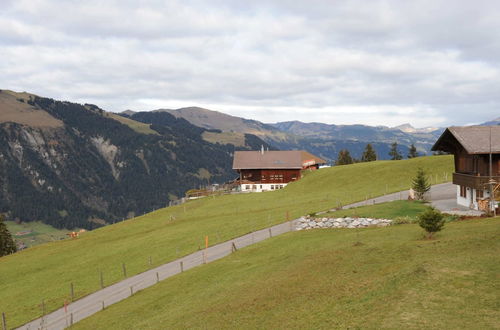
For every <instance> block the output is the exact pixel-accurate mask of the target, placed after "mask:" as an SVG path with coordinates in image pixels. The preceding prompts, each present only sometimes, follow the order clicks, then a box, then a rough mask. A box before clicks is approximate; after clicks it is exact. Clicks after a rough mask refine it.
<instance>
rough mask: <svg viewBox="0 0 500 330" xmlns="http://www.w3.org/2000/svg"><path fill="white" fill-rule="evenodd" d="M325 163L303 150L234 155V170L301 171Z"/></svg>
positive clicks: (237, 152) (241, 152)
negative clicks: (276, 169) (306, 166)
mask: <svg viewBox="0 0 500 330" xmlns="http://www.w3.org/2000/svg"><path fill="white" fill-rule="evenodd" d="M306 163H307V164H306ZM325 163H326V161H325V160H324V159H321V158H319V157H316V156H314V155H313V154H310V153H308V152H307V151H303V150H290V151H264V152H262V151H236V152H235V153H234V159H233V169H234V170H239V169H271V168H281V169H285V168H287V169H301V168H303V166H304V165H308V166H311V165H315V164H325Z"/></svg>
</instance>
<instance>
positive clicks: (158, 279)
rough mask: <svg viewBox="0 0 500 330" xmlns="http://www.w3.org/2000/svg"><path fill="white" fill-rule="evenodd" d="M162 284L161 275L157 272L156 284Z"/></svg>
mask: <svg viewBox="0 0 500 330" xmlns="http://www.w3.org/2000/svg"><path fill="white" fill-rule="evenodd" d="M158 282H160V275H159V274H158V272H156V283H158Z"/></svg>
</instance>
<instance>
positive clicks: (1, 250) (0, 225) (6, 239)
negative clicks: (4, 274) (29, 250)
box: [0, 215, 17, 257]
mask: <svg viewBox="0 0 500 330" xmlns="http://www.w3.org/2000/svg"><path fill="white" fill-rule="evenodd" d="M16 251H17V248H16V243H14V240H13V239H12V236H11V235H10V232H9V230H8V229H7V225H6V224H5V223H4V222H3V216H2V215H0V257H3V256H6V255H8V254H11V253H14V252H16Z"/></svg>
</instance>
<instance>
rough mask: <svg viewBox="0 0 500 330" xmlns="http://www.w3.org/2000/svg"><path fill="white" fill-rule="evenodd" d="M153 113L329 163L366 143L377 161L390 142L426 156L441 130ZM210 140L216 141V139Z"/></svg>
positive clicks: (194, 111)
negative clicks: (305, 152) (304, 152)
mask: <svg viewBox="0 0 500 330" xmlns="http://www.w3.org/2000/svg"><path fill="white" fill-rule="evenodd" d="M153 112H167V113H170V114H172V115H174V116H175V117H176V118H184V119H185V120H187V121H189V122H190V123H191V124H193V125H196V126H198V127H202V128H206V129H212V130H213V129H217V130H220V131H221V134H220V137H221V138H222V137H223V136H228V135H231V134H232V135H233V136H234V135H235V134H244V133H247V134H253V135H256V136H258V137H259V138H261V139H262V140H263V141H265V142H267V143H268V144H270V145H273V146H275V147H276V148H278V149H283V150H286V149H305V150H308V151H309V152H312V153H314V154H316V155H318V156H320V157H322V158H324V159H327V160H329V161H333V160H335V159H336V158H337V154H338V152H339V151H340V150H342V149H348V150H349V151H350V153H351V154H352V155H353V156H354V157H355V158H360V157H361V154H362V152H363V150H364V148H365V146H366V144H367V143H371V144H372V145H373V146H374V148H375V150H376V152H377V155H378V159H389V154H388V153H389V150H390V146H391V144H392V143H394V142H397V143H398V144H399V150H400V152H401V153H402V154H403V155H404V156H406V154H407V152H408V149H409V146H410V145H411V144H414V145H415V146H416V147H417V151H418V152H419V153H420V154H421V155H425V154H430V149H431V147H432V145H433V144H434V142H435V141H436V139H437V138H438V137H439V136H440V135H441V133H442V131H443V130H444V129H443V128H423V129H416V128H413V127H412V126H411V125H410V124H404V125H401V126H398V127H392V128H391V127H386V126H367V125H332V124H324V123H303V122H300V121H289V122H279V123H273V124H268V123H262V122H259V121H256V120H250V119H245V118H240V117H236V116H231V115H228V114H224V113H222V112H219V111H213V110H208V109H204V108H198V107H189V108H181V109H175V110H172V109H158V110H153ZM133 114H134V112H133V111H130V110H128V111H126V112H124V113H122V115H124V116H130V115H133ZM213 138H214V140H213V141H216V139H215V138H216V137H213ZM222 141H223V140H222Z"/></svg>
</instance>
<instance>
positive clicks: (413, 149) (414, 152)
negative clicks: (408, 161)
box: [408, 143, 418, 158]
mask: <svg viewBox="0 0 500 330" xmlns="http://www.w3.org/2000/svg"><path fill="white" fill-rule="evenodd" d="M415 157H418V152H417V148H416V147H415V145H414V144H413V143H412V144H411V146H410V150H409V151H408V158H415Z"/></svg>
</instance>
